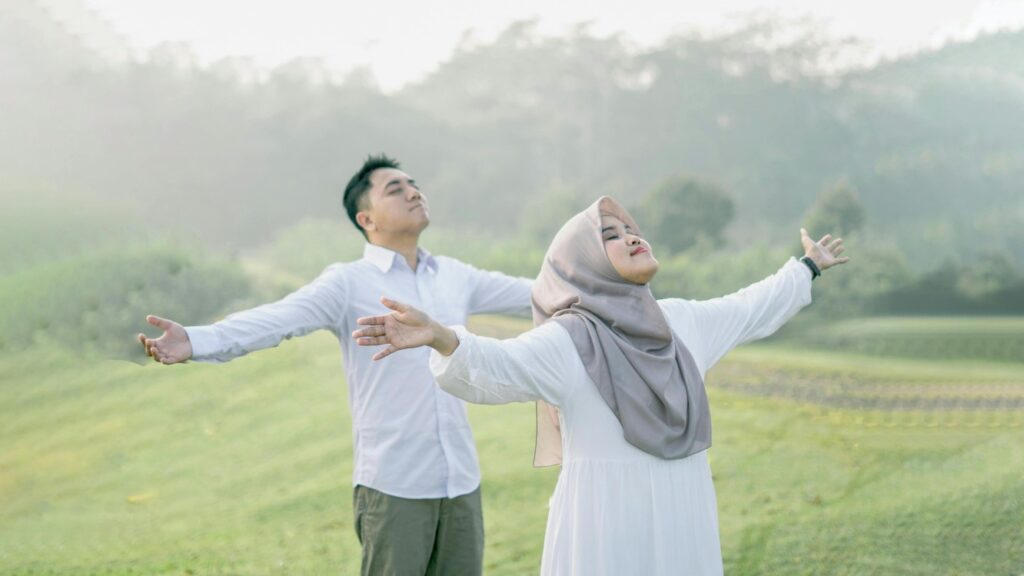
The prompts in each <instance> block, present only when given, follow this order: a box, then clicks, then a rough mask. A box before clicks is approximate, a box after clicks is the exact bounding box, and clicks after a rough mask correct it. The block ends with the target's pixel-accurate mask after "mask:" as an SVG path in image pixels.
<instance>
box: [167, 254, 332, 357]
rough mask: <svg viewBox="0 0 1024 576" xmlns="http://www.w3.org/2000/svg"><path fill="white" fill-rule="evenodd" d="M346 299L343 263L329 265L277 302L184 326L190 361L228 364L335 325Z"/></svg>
mask: <svg viewBox="0 0 1024 576" xmlns="http://www.w3.org/2000/svg"><path fill="white" fill-rule="evenodd" d="M347 302H348V285H347V281H346V279H345V275H344V268H343V265H341V264H335V265H332V266H328V267H327V268H326V269H325V270H324V271H323V273H321V274H320V276H318V277H317V278H316V279H315V280H313V281H312V282H310V283H309V284H307V285H305V286H303V287H302V288H299V289H298V290H296V291H295V292H292V293H291V294H289V295H288V296H285V297H284V298H282V299H281V300H278V301H277V302H273V303H270V304H264V305H263V306H258V307H256V308H252V309H249V310H245V311H242V312H236V313H234V314H231V315H230V316H228V317H227V318H225V319H223V320H221V321H219V322H216V323H214V324H211V325H209V326H189V327H187V328H185V331H186V332H187V333H188V338H189V341H190V342H191V344H192V359H193V360H196V361H199V362H213V363H219V362H227V361H228V360H232V359H234V358H238V357H239V356H244V355H246V354H248V353H249V352H253V351H256V350H261V349H264V348H271V347H274V346H277V345H278V344H280V343H281V340H285V339H288V338H291V337H293V336H302V335H304V334H308V333H310V332H313V331H315V330H319V329H321V328H328V327H334V326H337V325H338V324H339V323H340V321H341V319H342V318H343V317H344V315H345V310H346V305H347Z"/></svg>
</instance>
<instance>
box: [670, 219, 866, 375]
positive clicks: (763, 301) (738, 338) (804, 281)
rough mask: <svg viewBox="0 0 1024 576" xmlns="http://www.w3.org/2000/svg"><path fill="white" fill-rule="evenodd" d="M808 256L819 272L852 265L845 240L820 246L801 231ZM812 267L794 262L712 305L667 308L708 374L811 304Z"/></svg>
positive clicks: (825, 240)
mask: <svg viewBox="0 0 1024 576" xmlns="http://www.w3.org/2000/svg"><path fill="white" fill-rule="evenodd" d="M800 235H801V242H802V244H803V247H804V252H805V254H804V257H805V258H807V259H809V260H811V264H813V266H814V267H816V268H817V269H818V270H819V272H820V271H823V270H827V269H828V268H831V267H833V266H837V265H839V264H844V263H846V262H847V261H848V260H849V259H848V258H846V257H840V254H842V253H843V252H844V248H843V241H842V239H841V238H836V239H833V238H832V235H831V234H826V235H825V236H823V237H822V238H821V240H819V241H817V242H815V241H813V240H811V238H810V237H809V236H808V235H807V231H806V230H803V229H801V230H800ZM814 274H815V273H814V272H813V271H812V267H811V266H809V265H806V264H804V263H803V262H800V261H799V260H797V259H796V258H790V259H789V261H788V262H786V263H785V264H784V265H783V266H782V268H780V269H779V270H778V271H777V272H775V273H774V274H772V275H771V276H769V277H767V278H765V279H764V280H761V281H759V282H755V283H754V284H751V285H750V286H747V287H746V288H743V289H741V290H739V291H737V292H734V293H732V294H729V295H727V296H722V297H719V298H713V299H711V300H700V301H693V300H681V299H667V300H663V301H662V308H663V309H664V310H665V313H666V314H667V315H669V317H670V318H671V319H672V320H673V323H674V324H677V325H679V326H682V327H685V334H681V336H683V337H684V338H685V340H687V341H688V345H689V346H690V348H691V351H692V352H693V353H694V354H695V356H697V357H698V361H699V362H701V364H702V365H703V366H704V369H705V370H707V369H709V368H711V366H713V365H714V364H715V363H717V362H718V361H719V360H720V359H721V358H722V357H723V356H725V355H726V353H728V352H729V351H730V350H732V349H733V348H735V347H736V346H738V345H740V344H743V343H745V342H751V341H753V340H758V339H760V338H765V337H767V336H769V335H771V334H772V333H774V332H775V331H776V330H778V329H779V328H780V327H782V326H783V325H784V324H785V323H786V322H788V321H789V320H790V319H791V318H792V317H793V316H795V315H796V314H797V312H799V311H800V310H801V309H803V308H804V307H805V306H807V305H808V304H810V303H811V281H812V279H813V277H814Z"/></svg>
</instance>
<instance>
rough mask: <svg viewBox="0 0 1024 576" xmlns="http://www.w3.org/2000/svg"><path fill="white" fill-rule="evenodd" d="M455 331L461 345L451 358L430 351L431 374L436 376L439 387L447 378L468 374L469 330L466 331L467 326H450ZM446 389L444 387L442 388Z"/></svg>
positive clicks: (432, 350)
mask: <svg viewBox="0 0 1024 576" xmlns="http://www.w3.org/2000/svg"><path fill="white" fill-rule="evenodd" d="M449 328H451V329H452V330H454V331H455V335H456V336H457V337H458V339H459V345H458V347H456V348H455V351H454V352H452V353H451V355H450V356H444V355H442V354H441V353H440V352H438V351H437V350H434V349H431V350H430V372H431V374H433V375H434V379H435V380H437V383H438V384H439V385H441V384H442V382H441V381H442V380H443V379H445V377H453V376H454V377H456V378H457V377H459V375H460V374H461V375H463V377H464V374H465V372H466V363H467V357H468V356H469V346H468V342H467V341H468V340H469V337H468V336H469V334H470V332H469V330H466V327H465V326H449ZM441 387H442V388H443V387H444V386H443V385H442V386H441Z"/></svg>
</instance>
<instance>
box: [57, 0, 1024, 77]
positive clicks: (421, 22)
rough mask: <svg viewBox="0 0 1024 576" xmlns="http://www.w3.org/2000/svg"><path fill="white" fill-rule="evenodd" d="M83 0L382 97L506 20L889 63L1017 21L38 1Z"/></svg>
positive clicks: (875, 0)
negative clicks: (778, 38) (311, 64)
mask: <svg viewBox="0 0 1024 576" xmlns="http://www.w3.org/2000/svg"><path fill="white" fill-rule="evenodd" d="M68 2H83V3H84V5H85V7H87V8H88V9H91V10H93V11H94V12H96V13H97V14H98V15H100V16H101V17H102V18H103V19H104V20H106V21H107V22H109V24H110V25H111V26H112V27H113V28H114V30H115V31H116V32H117V33H118V34H120V35H122V36H123V37H124V39H125V41H126V42H127V43H128V44H129V45H130V46H131V47H132V48H133V49H135V50H138V51H140V52H141V51H144V50H146V49H148V48H151V47H153V46H156V45H158V44H161V43H164V42H182V43H185V44H188V45H190V46H191V48H192V49H193V50H194V52H195V54H196V56H197V58H198V60H199V62H200V63H201V64H208V63H210V62H213V61H216V60H218V59H220V58H223V57H225V56H247V57H250V58H251V59H252V61H253V63H254V64H255V65H256V66H258V67H260V68H270V67H273V66H275V65H277V64H280V63H282V62H285V61H288V60H290V59H292V58H296V57H320V58H323V60H324V61H325V63H326V64H327V65H328V66H329V67H331V68H332V69H336V70H338V71H344V70H349V69H351V68H353V67H356V66H369V67H371V68H372V69H373V71H374V74H375V76H376V78H377V80H378V82H379V84H380V85H381V87H382V88H384V89H385V90H391V89H394V88H397V87H399V86H401V85H402V84H404V83H405V82H408V81H410V80H415V79H417V78H419V77H421V76H423V75H424V74H426V73H428V72H429V71H430V70H431V69H432V68H433V67H435V66H436V65H437V64H438V63H439V62H441V61H443V60H444V59H445V58H446V57H447V56H448V55H449V54H451V51H452V50H453V48H454V47H455V46H457V45H458V44H459V42H460V40H461V39H463V37H464V34H465V33H466V31H467V30H470V29H472V30H473V32H472V34H473V38H475V39H477V40H478V41H487V40H490V39H491V38H493V37H494V34H495V33H496V32H497V31H498V30H501V29H502V28H504V27H505V26H506V25H507V24H508V23H509V22H511V21H514V20H518V19H526V18H532V17H536V18H538V19H539V22H540V29H541V30H542V31H543V32H545V33H560V32H563V31H565V30H566V29H567V27H568V26H570V25H571V24H574V23H578V22H581V21H591V22H593V29H594V30H595V31H596V32H598V33H608V32H612V31H624V32H625V33H626V34H627V35H628V36H629V37H630V38H632V39H634V40H636V41H637V42H638V43H639V44H641V45H644V44H650V43H654V42H657V41H659V40H661V39H662V38H664V37H665V36H666V35H667V34H670V33H672V32H673V31H679V30H692V29H698V30H703V31H709V32H713V31H718V30H723V29H727V28H729V27H730V26H735V25H736V23H737V22H738V18H737V16H738V15H742V14H749V13H751V12H755V11H759V12H761V13H768V14H774V15H777V16H780V17H783V18H799V17H804V16H810V17H812V18H813V19H815V20H816V21H820V22H821V23H822V24H823V25H824V26H825V28H826V30H827V31H828V32H829V33H830V34H832V35H837V36H848V35H853V36H857V37H860V38H862V39H864V40H866V41H867V42H869V44H870V46H872V47H873V48H872V49H871V51H870V52H866V53H865V54H864V56H865V57H868V58H871V57H877V56H879V55H881V56H892V55H896V54H900V53H905V52H907V51H912V50H915V49H919V48H921V47H926V46H932V45H935V44H937V43H940V42H941V41H943V40H945V39H949V38H964V37H970V36H972V35H974V34H976V33H977V32H978V31H990V30H995V29H999V28H1003V27H1010V28H1016V27H1020V26H1022V25H1024V0H942V1H940V2H935V1H933V0H898V1H893V0H858V1H857V2H853V1H851V0H844V1H842V2H821V1H820V0H785V1H776V2H770V3H769V2H764V1H760V2H759V1H756V0H717V1H716V2H707V1H693V0H684V1H682V2H664V1H663V0H630V1H628V2H626V1H622V0H620V1H618V2H611V1H600V0H559V1H558V2H550V1H544V0H519V1H518V2H514V3H513V2H495V1H493V0H475V1H474V0H440V1H435V2H422V1H415V0H378V1H374V2H367V1H363V2H338V1H336V0H335V1H324V0H289V1H288V2H280V1H278V2H270V3H262V2H243V1H240V0H212V1H211V0H176V1H175V2H167V1H165V0H41V3H42V4H44V5H46V4H49V5H51V6H53V7H58V9H59V6H60V5H61V4H67V3H68Z"/></svg>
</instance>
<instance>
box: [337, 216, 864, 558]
mask: <svg viewBox="0 0 1024 576" xmlns="http://www.w3.org/2000/svg"><path fill="white" fill-rule="evenodd" d="M801 235H802V242H803V245H804V248H805V250H806V252H807V254H806V256H805V258H804V259H802V260H805V261H806V260H809V261H810V262H800V261H797V260H796V259H793V258H791V259H790V260H789V261H788V262H787V263H786V264H785V265H784V266H783V267H782V268H781V269H780V270H779V271H778V272H776V273H775V274H774V275H772V276H770V277H768V278H767V279H765V280H762V281H761V282H758V283H756V284H753V285H751V286H749V287H747V288H744V289H743V290H740V291H739V292H736V293H734V294H732V295H729V296H726V297H723V298H717V299H713V300H707V301H702V302H696V301H688V300H682V299H665V300H660V301H656V300H655V299H654V296H653V295H652V294H651V291H650V288H649V286H648V282H649V281H650V280H651V278H652V277H653V276H654V274H655V273H656V272H657V270H658V261H657V260H656V259H655V258H654V255H653V254H652V252H651V247H650V245H649V244H648V243H647V242H646V241H645V240H644V239H643V237H642V236H641V235H640V231H639V229H638V228H637V225H636V222H634V221H633V219H632V217H630V215H629V214H628V213H627V212H626V211H625V210H624V209H623V208H622V207H621V206H620V205H619V204H618V203H617V202H615V201H614V200H612V199H611V198H608V197H604V198H601V199H599V200H598V201H597V202H595V203H594V204H593V205H591V206H590V207H589V208H587V209H586V210H584V211H583V212H581V213H579V214H577V215H576V216H574V217H573V218H572V219H570V220H569V221H568V222H567V223H566V224H565V226H563V227H562V229H561V230H560V231H559V232H558V234H557V235H556V236H555V239H554V240H553V241H552V243H551V246H550V248H549V249H548V253H547V254H546V255H545V258H544V263H543V266H542V268H541V272H540V275H539V276H538V278H537V281H536V283H535V284H534V287H533V308H534V320H535V323H536V324H537V326H536V327H535V328H534V329H533V330H530V331H529V332H526V333H524V334H522V335H520V336H519V337H518V338H514V339H510V340H501V341H499V340H495V339H491V338H484V337H480V336H475V335H473V334H471V333H469V332H467V331H466V330H465V329H464V328H462V327H455V328H448V327H444V326H441V325H440V324H438V323H437V322H435V321H433V320H431V319H430V318H429V317H428V316H427V315H426V314H424V313H423V312H420V311H419V310H416V309H414V308H411V307H409V306H406V305H404V304H402V303H399V302H394V301H391V300H388V299H382V302H383V303H384V304H385V305H386V306H387V307H389V308H391V309H392V310H394V312H393V313H391V314H388V315H385V316H375V317H367V318H361V319H359V321H358V322H359V324H361V325H365V326H366V327H365V328H361V329H359V330H356V331H355V332H354V333H353V337H354V338H356V340H357V342H358V343H359V344H360V345H365V346H374V345H381V344H387V345H388V347H387V348H386V349H384V350H382V351H381V352H378V353H377V354H376V355H375V356H374V359H380V358H384V357H386V356H388V355H389V354H392V353H393V352H395V351H397V350H401V349H405V348H412V347H416V346H430V347H432V348H434V352H433V353H432V354H431V361H430V362H431V370H432V371H433V372H434V375H435V377H436V379H437V382H438V384H439V385H440V386H441V387H442V388H443V389H444V390H446V391H448V392H449V393H451V394H454V395H455V396H458V397H460V398H462V399H464V400H467V401H469V402H475V403H481V404H501V403H506V402H525V401H531V400H536V401H538V431H537V436H538V437H537V444H538V445H537V455H536V460H537V463H538V464H546V463H557V462H559V461H560V462H561V464H562V470H561V474H560V475H559V478H558V484H557V486H556V487H555V493H554V495H553V497H552V499H551V508H550V512H549V515H548V524H547V531H546V534H545V539H544V553H543V557H542V560H541V573H542V574H585V575H588V576H591V575H602V574H608V575H621V574H644V575H657V574H721V573H722V558H721V547H720V544H719V539H718V516H717V510H716V502H715V491H714V487H713V485H712V482H711V471H710V468H709V466H708V461H707V456H706V452H705V451H706V449H707V448H708V447H710V446H711V420H710V415H709V412H708V402H707V397H706V395H705V393H704V383H703V382H704V375H705V373H706V372H707V370H708V369H709V368H710V367H711V366H713V365H714V364H715V363H716V362H717V361H718V360H719V359H720V358H722V357H723V356H724V355H725V354H726V352H728V351H729V350H731V349H732V348H734V347H735V346H737V345H738V344H742V343H744V342H749V341H751V340H756V339H758V338H763V337H765V336H768V335H769V334H771V333H772V332H774V331H775V330H776V329H778V328H779V327H780V326H782V325H783V324H784V323H785V322H786V321H787V320H788V319H789V318H791V317H792V316H793V315H795V314H796V313H797V312H798V311H799V310H800V309H801V308H803V307H804V306H806V305H807V304H808V303H810V301H811V280H812V279H813V277H814V276H816V275H817V273H818V272H819V271H820V270H824V269H826V268H829V267H831V266H834V265H836V264H841V263H843V262H845V261H846V260H847V259H846V258H840V257H839V254H841V253H842V252H843V247H842V240H841V239H835V240H832V239H831V237H830V236H825V237H824V238H822V240H821V241H820V242H817V243H816V242H814V241H812V240H811V239H810V238H809V237H808V236H807V233H806V231H803V230H801ZM545 404H546V405H550V406H553V407H556V408H557V411H556V410H554V409H549V408H548V407H546V406H545Z"/></svg>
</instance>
